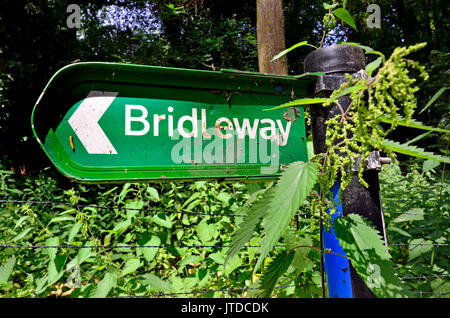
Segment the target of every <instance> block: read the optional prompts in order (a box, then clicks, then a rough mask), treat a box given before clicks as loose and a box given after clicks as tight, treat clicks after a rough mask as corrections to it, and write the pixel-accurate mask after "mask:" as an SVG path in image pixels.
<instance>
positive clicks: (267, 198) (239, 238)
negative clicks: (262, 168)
mask: <svg viewBox="0 0 450 318" xmlns="http://www.w3.org/2000/svg"><path fill="white" fill-rule="evenodd" d="M273 198H274V196H273V188H271V189H269V190H268V191H267V192H265V193H264V195H263V197H262V198H260V199H259V200H257V201H256V202H255V203H254V204H253V205H252V206H251V207H250V208H248V210H247V214H246V216H245V217H244V220H243V221H242V223H240V224H239V228H238V229H237V231H236V232H235V233H234V234H233V238H232V239H231V244H230V246H229V248H228V250H227V257H226V259H225V266H226V264H227V261H228V259H229V258H231V257H233V256H234V255H236V254H237V253H238V252H239V251H240V250H241V248H242V247H244V245H245V244H246V243H247V242H248V241H249V240H250V239H251V238H252V236H253V233H254V232H255V230H256V226H257V225H258V223H259V222H260V221H261V220H262V218H263V217H264V216H265V215H266V213H267V212H268V209H267V206H268V205H269V204H270V202H271V201H272V199H273Z"/></svg>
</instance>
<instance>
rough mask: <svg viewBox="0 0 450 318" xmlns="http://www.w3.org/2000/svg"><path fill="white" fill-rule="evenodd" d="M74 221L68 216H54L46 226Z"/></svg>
mask: <svg viewBox="0 0 450 318" xmlns="http://www.w3.org/2000/svg"><path fill="white" fill-rule="evenodd" d="M74 220H75V218H74V217H73V216H70V215H63V216H56V217H54V218H52V219H51V220H50V222H49V223H48V224H50V223H58V222H64V221H74Z"/></svg>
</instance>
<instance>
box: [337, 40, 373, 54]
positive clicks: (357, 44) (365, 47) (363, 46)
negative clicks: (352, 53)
mask: <svg viewBox="0 0 450 318" xmlns="http://www.w3.org/2000/svg"><path fill="white" fill-rule="evenodd" d="M336 44H346V45H354V46H357V47H359V48H361V49H363V50H364V51H365V52H366V53H367V52H372V51H373V49H372V48H371V47H368V46H366V45H361V43H357V42H337V43H336Z"/></svg>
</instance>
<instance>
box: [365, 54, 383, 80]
mask: <svg viewBox="0 0 450 318" xmlns="http://www.w3.org/2000/svg"><path fill="white" fill-rule="evenodd" d="M382 61H383V59H382V58H381V57H379V58H377V59H376V60H375V61H373V62H370V63H369V64H368V65H367V66H366V71H367V76H368V77H371V76H372V73H373V72H374V71H375V70H376V69H377V68H379V67H380V65H381V62H382Z"/></svg>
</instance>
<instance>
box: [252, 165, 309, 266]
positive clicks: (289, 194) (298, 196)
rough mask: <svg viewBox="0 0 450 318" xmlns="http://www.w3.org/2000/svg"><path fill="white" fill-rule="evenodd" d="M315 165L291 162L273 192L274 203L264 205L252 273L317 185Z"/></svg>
mask: <svg viewBox="0 0 450 318" xmlns="http://www.w3.org/2000/svg"><path fill="white" fill-rule="evenodd" d="M317 176H318V167H317V164H315V163H313V162H307V163H305V162H301V161H297V162H293V163H291V164H290V165H289V166H287V168H286V170H285V171H284V172H283V173H282V174H281V177H280V180H279V181H278V183H277V185H276V186H275V189H274V194H273V200H271V202H270V205H269V206H267V213H266V214H265V216H264V218H263V228H264V230H265V236H264V239H263V241H262V242H261V248H260V250H259V252H260V255H259V258H258V261H257V262H256V265H255V271H256V270H257V269H258V268H259V266H260V265H261V264H262V262H263V260H264V258H265V257H266V256H267V254H268V253H269V252H270V250H271V249H272V248H273V247H274V245H275V244H276V242H277V241H278V240H279V239H280V237H281V235H282V234H283V233H284V232H285V230H286V229H287V227H288V225H289V222H290V221H291V220H292V218H293V216H294V215H295V212H297V210H298V208H299V206H300V204H302V203H303V201H304V200H305V199H306V197H307V196H308V194H309V193H310V192H311V190H312V189H313V187H314V186H315V184H316V181H317Z"/></svg>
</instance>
